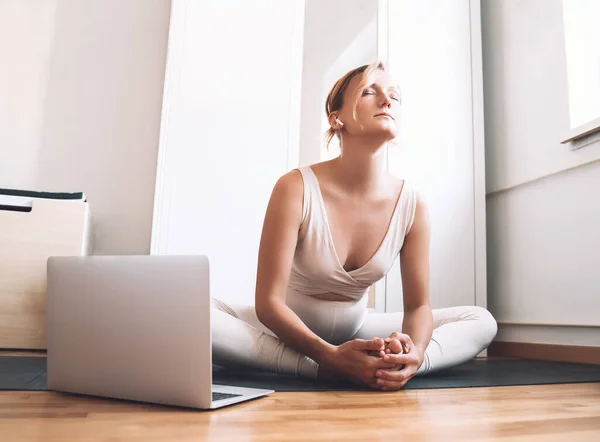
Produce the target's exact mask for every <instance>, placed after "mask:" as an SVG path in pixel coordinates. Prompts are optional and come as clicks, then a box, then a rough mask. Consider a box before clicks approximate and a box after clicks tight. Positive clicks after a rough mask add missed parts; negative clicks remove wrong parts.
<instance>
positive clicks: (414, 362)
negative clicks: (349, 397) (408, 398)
mask: <svg viewBox="0 0 600 442" xmlns="http://www.w3.org/2000/svg"><path fill="white" fill-rule="evenodd" d="M422 361H423V355H422V354H421V351H420V350H419V349H418V348H417V347H416V346H415V345H414V343H413V342H412V340H411V339H410V336H408V335H406V334H403V333H399V332H394V333H392V334H390V336H388V337H387V338H385V339H382V338H373V339H354V340H352V341H348V342H345V343H344V344H342V345H340V346H338V347H337V349H336V351H335V355H334V361H332V365H333V366H334V367H335V368H336V371H338V372H339V373H340V374H341V375H342V376H344V377H346V378H348V379H350V380H351V381H354V382H356V383H359V384H362V385H365V386H368V387H370V388H374V389H379V390H383V391H394V390H399V389H401V388H402V387H403V386H404V385H406V383H407V382H408V381H409V380H410V379H411V378H412V377H413V376H414V375H415V373H416V372H417V370H418V368H419V366H420V365H421V363H422Z"/></svg>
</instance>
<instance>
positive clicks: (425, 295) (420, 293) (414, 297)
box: [400, 197, 433, 362]
mask: <svg viewBox="0 0 600 442" xmlns="http://www.w3.org/2000/svg"><path fill="white" fill-rule="evenodd" d="M429 243H430V226H429V214H428V211H427V207H426V205H425V202H424V201H423V200H422V198H420V197H417V207H416V211H415V217H414V220H413V224H412V227H411V229H410V232H409V233H408V235H406V238H405V242H404V245H403V247H402V250H401V252H400V266H401V273H402V293H403V295H404V321H403V325H402V333H405V334H407V335H408V336H410V338H411V340H412V341H413V343H414V344H415V346H416V347H417V349H418V350H419V355H420V357H421V362H422V358H423V355H424V353H425V349H426V348H427V345H429V341H430V339H431V334H432V332H433V317H432V314H431V307H430V301H429Z"/></svg>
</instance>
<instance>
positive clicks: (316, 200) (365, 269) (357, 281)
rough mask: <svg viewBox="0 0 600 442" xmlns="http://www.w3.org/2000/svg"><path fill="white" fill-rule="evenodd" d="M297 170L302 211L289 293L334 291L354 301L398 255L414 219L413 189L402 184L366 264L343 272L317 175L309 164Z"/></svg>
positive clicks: (320, 293)
mask: <svg viewBox="0 0 600 442" xmlns="http://www.w3.org/2000/svg"><path fill="white" fill-rule="evenodd" d="M298 170H299V171H300V173H301V174H302V179H303V181H304V197H303V210H302V222H301V224H300V232H299V235H298V243H297V245H296V251H295V254H294V260H293V263H292V270H291V274H290V279H289V284H288V292H289V291H293V292H295V293H294V294H302V295H306V296H318V295H324V294H332V293H333V294H336V295H340V296H343V297H346V298H348V300H349V301H357V300H359V299H361V298H362V297H364V296H365V295H366V294H367V292H368V290H369V287H370V286H371V285H372V284H374V283H375V282H377V281H378V280H380V279H381V278H383V277H384V276H385V275H386V274H387V272H388V271H389V270H390V269H391V267H392V265H393V264H394V261H395V259H396V258H397V257H398V254H399V253H400V249H401V248H402V244H404V237H405V236H406V235H407V234H408V232H409V230H410V228H411V226H412V222H413V219H414V214H415V208H416V194H415V191H414V189H412V188H411V187H408V186H407V184H406V182H405V183H404V186H403V189H402V193H401V194H400V198H399V199H398V202H397V204H396V207H395V209H394V212H393V214H392V218H391V221H390V224H389V227H388V230H387V233H386V235H385V237H384V239H383V241H382V243H381V245H380V246H379V248H378V249H377V251H376V252H375V254H374V255H373V256H372V257H371V259H370V260H369V261H368V262H367V263H366V264H365V265H363V266H362V267H360V268H358V269H355V270H352V271H346V270H345V269H344V267H343V266H342V264H341V262H340V260H339V259H338V256H337V254H336V251H335V247H334V245H333V239H332V236H331V232H330V230H329V222H328V220H327V213H326V211H325V203H324V201H323V196H322V194H321V189H320V187H319V182H318V181H317V177H316V176H315V174H314V172H313V170H312V168H311V167H310V166H305V167H301V168H299V169H298Z"/></svg>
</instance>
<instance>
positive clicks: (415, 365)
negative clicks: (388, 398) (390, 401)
mask: <svg viewBox="0 0 600 442" xmlns="http://www.w3.org/2000/svg"><path fill="white" fill-rule="evenodd" d="M384 342H385V344H386V345H385V349H384V350H383V352H382V353H383V355H382V356H381V358H382V360H383V361H384V362H387V363H392V364H393V365H394V368H392V369H379V370H377V372H376V373H375V376H376V377H377V379H376V385H377V387H378V388H380V389H381V390H384V391H394V390H399V389H401V388H402V387H404V385H406V383H407V382H408V381H409V380H410V379H411V378H412V377H413V376H414V375H415V374H416V373H417V370H418V369H419V367H420V366H421V364H422V363H423V358H424V355H423V354H422V352H421V351H420V350H419V349H418V348H417V347H416V346H415V344H414V343H413V342H412V339H410V336H408V335H407V334H404V333H399V332H394V333H392V334H391V335H390V336H389V337H387V338H386V339H385V340H384Z"/></svg>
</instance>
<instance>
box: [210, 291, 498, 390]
mask: <svg viewBox="0 0 600 442" xmlns="http://www.w3.org/2000/svg"><path fill="white" fill-rule="evenodd" d="M366 302H367V298H366V297H364V298H363V299H361V300H360V301H358V302H345V301H344V302H340V301H323V300H318V299H314V298H310V297H308V296H305V295H294V294H293V293H288V296H287V299H286V304H287V305H288V306H289V307H290V308H291V309H292V310H293V311H294V312H295V313H296V314H297V315H298V316H299V317H300V319H302V320H303V322H304V323H305V324H306V325H307V326H308V327H309V328H310V329H311V330H312V331H313V332H314V333H315V334H317V335H319V336H320V337H321V338H322V339H324V340H326V341H327V342H330V343H332V344H335V345H339V344H341V343H343V342H346V341H348V340H351V339H354V338H362V339H371V338H374V337H379V338H386V337H387V336H389V335H390V334H391V333H392V332H395V331H398V332H401V331H402V320H403V316H404V315H403V313H402V312H398V313H368V312H367V308H366ZM211 315H212V341H213V344H212V346H213V363H215V364H217V365H221V366H225V367H237V368H239V367H246V368H252V369H258V370H266V371H271V372H275V373H282V374H289V375H294V376H302V377H308V378H313V379H316V377H317V368H318V365H317V364H316V362H314V361H313V360H311V359H310V358H308V357H307V356H305V355H302V354H300V353H298V352H297V351H295V350H294V349H293V348H291V347H289V346H288V345H286V344H284V343H283V342H282V341H281V340H280V339H278V338H277V336H276V335H275V334H274V333H273V332H271V330H269V329H268V328H266V327H265V326H264V325H263V324H262V323H261V322H260V321H259V320H258V318H257V316H256V312H255V309H254V306H250V305H246V306H230V305H227V304H225V303H224V302H222V301H220V300H218V299H214V298H213V308H212V310H211ZM433 328H434V330H433V334H432V338H431V341H430V342H429V345H428V347H427V349H426V351H425V359H424V361H423V364H422V365H421V367H420V368H419V370H418V371H417V374H416V375H417V376H419V375H423V374H426V373H430V372H433V371H438V370H441V369H444V368H448V367H452V366H454V365H458V364H460V363H462V362H466V361H468V360H470V359H472V358H474V357H475V356H477V354H479V353H480V352H481V351H482V350H484V349H485V348H487V347H488V345H489V344H490V343H491V342H492V340H493V339H494V337H495V336H496V332H497V325H496V321H495V320H494V318H493V317H492V315H491V314H490V313H489V312H488V311H487V310H486V309H484V308H481V307H475V306H464V307H450V308H443V309H434V310H433Z"/></svg>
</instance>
